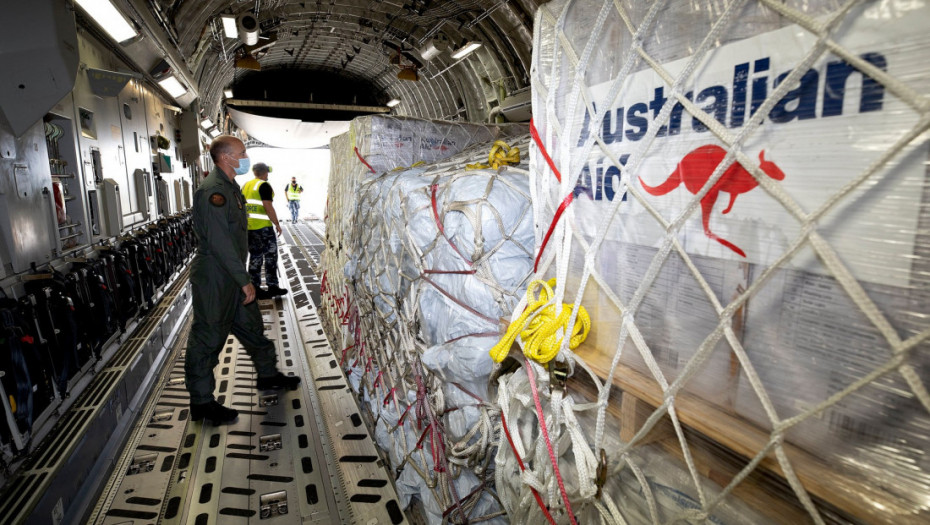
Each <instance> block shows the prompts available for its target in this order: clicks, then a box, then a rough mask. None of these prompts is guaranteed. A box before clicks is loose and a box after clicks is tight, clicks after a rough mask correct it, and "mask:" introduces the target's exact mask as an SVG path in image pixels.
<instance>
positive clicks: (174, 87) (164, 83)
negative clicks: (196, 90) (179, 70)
mask: <svg viewBox="0 0 930 525" xmlns="http://www.w3.org/2000/svg"><path fill="white" fill-rule="evenodd" d="M158 85H159V86H161V87H162V89H164V90H165V91H167V92H168V94H169V95H171V96H172V97H174V98H178V97H180V96H181V95H183V94H185V93H187V88H185V87H184V86H183V85H181V83H180V82H178V79H176V78H174V76H173V75H172V76H168V77H165V78H163V79H161V80H159V81H158Z"/></svg>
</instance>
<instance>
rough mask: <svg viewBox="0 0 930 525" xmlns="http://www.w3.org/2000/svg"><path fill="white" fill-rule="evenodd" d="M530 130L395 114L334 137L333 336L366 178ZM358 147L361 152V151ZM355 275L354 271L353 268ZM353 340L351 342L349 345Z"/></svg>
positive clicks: (344, 307)
mask: <svg viewBox="0 0 930 525" xmlns="http://www.w3.org/2000/svg"><path fill="white" fill-rule="evenodd" d="M520 133H526V126H519V125H510V124H503V125H487V124H468V123H460V122H446V121H435V120H422V119H414V118H406V117H394V116H380V115H376V116H368V117H360V118H356V119H354V120H353V121H352V122H351V124H350V126H349V132H348V133H343V134H342V135H339V136H337V137H334V138H333V139H332V140H331V141H330V154H331V161H330V170H331V173H330V177H329V188H328V193H327V199H328V200H327V206H326V217H325V218H324V221H325V223H326V231H327V234H326V249H325V250H324V252H323V254H322V257H321V263H322V267H323V270H324V272H325V283H324V287H325V288H326V289H327V290H328V291H329V294H328V297H329V299H328V300H327V301H325V302H324V304H323V312H324V314H325V315H324V317H323V319H324V322H326V321H328V322H329V325H328V326H327V329H328V331H329V332H330V333H331V334H338V333H341V332H342V326H343V325H344V322H345V321H346V319H347V313H348V310H349V305H350V304H351V296H350V295H349V294H348V293H347V288H346V281H345V276H344V269H345V268H346V265H347V264H349V263H350V261H349V256H348V251H347V250H348V246H349V243H350V242H351V233H352V231H353V228H354V227H355V225H356V222H357V221H358V219H359V215H357V214H358V213H362V214H364V213H366V210H359V209H358V207H357V205H358V201H357V198H358V190H359V185H360V184H361V182H362V181H364V180H366V179H369V178H371V177H376V176H378V175H380V174H382V173H384V172H386V171H391V170H394V169H398V168H406V167H410V166H411V165H413V164H415V163H417V162H424V163H431V162H436V161H439V160H442V159H445V158H448V157H450V156H452V155H455V154H457V153H459V152H461V151H462V150H463V149H465V148H467V147H469V146H471V145H473V144H476V143H486V142H488V141H491V140H494V139H495V138H498V137H501V138H506V137H510V136H513V135H519V134H520ZM356 150H357V151H356ZM350 273H351V271H350ZM348 344H351V343H348Z"/></svg>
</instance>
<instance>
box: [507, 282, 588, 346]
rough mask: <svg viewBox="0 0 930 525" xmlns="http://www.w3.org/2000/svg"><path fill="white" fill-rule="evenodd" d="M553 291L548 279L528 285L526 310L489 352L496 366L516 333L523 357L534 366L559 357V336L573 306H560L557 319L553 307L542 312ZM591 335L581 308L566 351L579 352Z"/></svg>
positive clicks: (552, 285)
mask: <svg viewBox="0 0 930 525" xmlns="http://www.w3.org/2000/svg"><path fill="white" fill-rule="evenodd" d="M537 288H540V290H539V295H536V289H537ZM553 288H555V279H549V282H545V281H542V280H538V281H533V282H531V283H530V285H529V286H528V287H527V289H526V304H527V307H526V310H524V311H523V313H522V314H520V317H519V318H517V320H516V321H514V322H512V323H510V327H509V328H508V329H507V333H506V334H505V335H504V337H503V339H501V340H500V341H499V342H498V343H497V344H496V345H494V348H492V349H491V351H490V354H491V359H493V360H494V362H495V363H500V362H501V361H503V360H504V358H505V357H507V354H508V353H510V347H511V346H513V342H514V340H516V338H517V334H518V333H519V334H520V338H521V339H522V340H523V353H524V355H526V356H527V357H529V358H530V359H532V360H534V361H536V362H537V363H540V364H545V363H548V362H549V361H551V360H552V358H554V357H555V356H556V354H558V353H559V348H560V347H561V346H562V339H563V337H559V336H558V332H559V330H563V329H565V328H567V325H568V320H569V318H571V316H572V310H573V309H574V305H570V304H566V303H562V311H561V312H559V313H558V315H556V305H554V304H550V305H549V306H546V307H545V308H543V306H545V305H546V303H548V302H549V300H550V299H552V297H554V296H555V293H554V292H553V291H552V289H553ZM531 317H532V319H530V318H531ZM590 331H591V318H590V317H589V316H588V311H587V310H585V308H584V306H580V305H579V306H578V316H577V317H576V318H575V326H574V327H573V328H572V332H571V334H572V335H571V339H569V341H568V347H569V348H570V349H572V350H574V349H575V348H578V345H580V344H581V343H582V342H584V340H585V339H586V338H587V337H588V332H590ZM563 333H564V330H563Z"/></svg>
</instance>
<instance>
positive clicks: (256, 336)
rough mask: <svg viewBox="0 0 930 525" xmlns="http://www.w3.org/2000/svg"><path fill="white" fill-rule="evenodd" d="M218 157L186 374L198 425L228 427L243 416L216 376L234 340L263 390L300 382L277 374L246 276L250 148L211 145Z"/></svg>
mask: <svg viewBox="0 0 930 525" xmlns="http://www.w3.org/2000/svg"><path fill="white" fill-rule="evenodd" d="M210 157H211V158H212V159H213V163H214V165H215V167H214V168H213V170H212V171H211V172H210V174H209V175H207V177H206V178H205V179H204V180H203V183H202V184H201V185H200V187H199V188H197V191H196V192H194V206H193V223H194V234H195V235H196V236H197V241H198V246H197V253H196V255H195V256H194V261H193V263H191V273H190V281H191V288H192V291H193V303H194V304H193V309H194V322H193V325H192V326H191V332H190V336H189V337H188V340H187V354H186V358H185V361H184V375H185V385H186V386H187V391H188V392H189V393H190V403H191V411H190V416H191V419H193V420H194V421H199V420H201V419H209V420H210V421H212V422H213V423H214V424H222V423H228V422H230V421H233V420H235V419H236V417H238V415H239V413H238V412H237V411H235V410H233V409H231V408H227V407H225V406H223V405H221V404H220V403H218V402H217V401H216V399H215V398H214V397H213V392H214V390H215V389H216V378H215V377H214V375H213V369H214V367H216V365H217V364H218V363H219V356H220V351H221V350H222V349H223V346H224V345H225V344H226V338H227V337H228V336H229V334H230V333H232V334H233V335H235V336H236V338H237V339H238V340H239V342H240V343H241V344H242V346H243V347H244V348H245V350H246V352H247V353H248V354H249V357H250V358H251V359H252V361H253V363H254V364H255V370H256V372H257V374H258V380H257V385H256V386H257V389H258V390H268V389H279V388H287V389H289V390H294V389H296V388H297V387H298V385H299V384H300V378H298V377H296V376H286V375H284V374H282V373H281V372H279V371H278V369H277V353H276V351H275V347H274V343H272V342H271V340H269V339H268V338H267V337H265V335H264V322H263V321H262V317H261V313H260V312H259V311H258V305H257V304H256V302H255V287H254V286H253V285H252V282H251V279H250V277H249V272H248V271H247V269H246V264H245V261H246V257H247V256H248V253H249V243H248V214H247V212H246V207H245V198H244V197H243V196H242V191H241V190H240V188H239V185H238V184H236V181H235V177H236V175H244V174H246V173H248V171H249V164H250V162H249V158H248V156H247V155H246V152H245V145H244V144H242V141H240V140H239V139H237V138H235V137H232V136H230V135H222V136H220V137H217V138H216V139H214V141H213V143H212V144H210Z"/></svg>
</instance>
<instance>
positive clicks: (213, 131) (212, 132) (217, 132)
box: [210, 128, 221, 138]
mask: <svg viewBox="0 0 930 525" xmlns="http://www.w3.org/2000/svg"><path fill="white" fill-rule="evenodd" d="M220 135H221V133H220V130H218V129H217V128H213V129H211V130H210V136H211V137H213V138H216V137H219V136H220Z"/></svg>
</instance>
